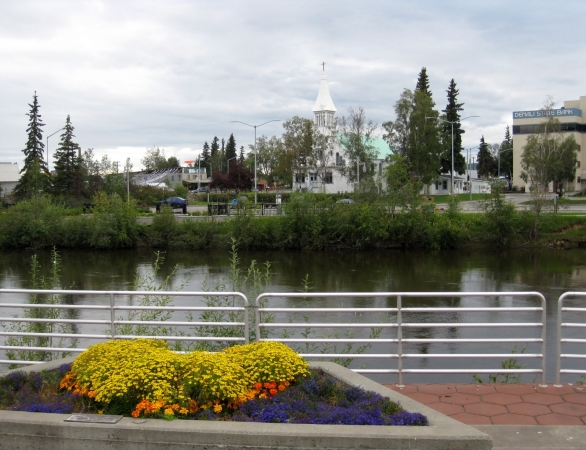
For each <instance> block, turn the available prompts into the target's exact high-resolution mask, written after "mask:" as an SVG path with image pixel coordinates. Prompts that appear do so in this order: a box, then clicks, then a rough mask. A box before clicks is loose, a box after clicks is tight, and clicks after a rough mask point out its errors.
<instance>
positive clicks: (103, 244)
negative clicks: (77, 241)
mask: <svg viewBox="0 0 586 450" xmlns="http://www.w3.org/2000/svg"><path fill="white" fill-rule="evenodd" d="M93 203H94V208H93V215H92V230H91V235H90V236H89V245H90V246H91V247H94V248H127V247H133V246H135V245H136V242H137V239H138V225H137V223H136V217H137V212H136V205H135V204H134V201H133V200H132V199H131V201H130V203H127V202H124V201H122V199H121V198H120V196H118V195H116V194H114V195H112V196H110V197H108V196H106V195H105V194H104V193H102V192H99V193H98V194H97V195H96V197H95V198H94V202H93Z"/></svg>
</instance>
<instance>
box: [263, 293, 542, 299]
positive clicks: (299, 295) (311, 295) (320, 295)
mask: <svg viewBox="0 0 586 450" xmlns="http://www.w3.org/2000/svg"><path fill="white" fill-rule="evenodd" d="M399 296H400V297H403V298H411V297H412V298H421V297H431V298H434V297H528V296H530V297H539V298H542V297H543V295H542V294H541V293H539V292H536V291H517V292H335V293H332V292H303V293H300V292H270V293H266V294H261V295H259V296H258V298H259V299H262V298H267V297H270V298H279V297H289V298H304V297H305V298H328V297H330V298H331V297H340V298H344V297H346V298H356V297H370V298H377V297H399Z"/></svg>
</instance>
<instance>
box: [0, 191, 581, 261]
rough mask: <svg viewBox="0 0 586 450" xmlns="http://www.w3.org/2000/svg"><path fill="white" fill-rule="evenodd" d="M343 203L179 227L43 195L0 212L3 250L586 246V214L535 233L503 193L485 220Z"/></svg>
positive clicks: (450, 212) (361, 201) (128, 206)
mask: <svg viewBox="0 0 586 450" xmlns="http://www.w3.org/2000/svg"><path fill="white" fill-rule="evenodd" d="M336 198H337V197H335V196H330V195H326V194H323V195H320V194H297V195H295V194H292V195H290V196H288V198H287V200H288V201H287V202H286V203H284V204H283V207H282V210H281V213H282V214H280V215H276V216H268V217H267V216H261V217H259V216H256V215H254V214H252V213H251V212H250V211H249V210H246V209H244V208H238V209H236V210H235V211H234V215H235V216H234V217H233V218H231V220H226V221H215V220H193V221H182V222H178V221H176V220H175V216H174V214H173V212H172V211H171V210H170V209H166V208H163V209H162V211H161V214H157V215H155V216H154V217H153V221H152V224H151V225H141V224H138V223H137V220H136V219H137V217H138V214H139V211H138V209H137V208H136V204H135V203H134V201H133V199H132V198H131V199H130V200H129V201H124V200H123V199H122V198H121V197H119V196H118V195H116V194H114V195H112V196H106V195H105V194H98V195H97V196H96V197H95V199H94V207H93V211H92V214H79V213H78V214H73V215H72V213H71V210H69V209H67V208H65V207H64V206H63V205H61V204H59V203H56V202H55V200H53V199H51V198H50V197H48V196H42V195H41V196H36V197H33V198H31V199H29V200H24V201H21V202H20V203H18V204H17V205H15V206H14V207H11V208H9V209H8V210H6V211H5V212H3V213H2V214H0V248H24V249H26V248H33V249H35V248H52V247H57V248H90V249H120V248H136V247H145V246H146V247H152V248H184V249H206V248H219V249H222V248H226V247H227V246H228V245H229V244H227V243H229V242H230V240H231V239H232V238H233V239H235V240H236V242H237V243H238V246H239V247H240V248H241V249H280V250H310V251H324V250H367V249H423V250H432V251H441V250H448V249H457V248H465V247H477V246H489V247H491V248H493V247H500V248H506V247H515V246H521V245H523V246H530V245H537V246H541V245H553V246H555V247H560V246H561V247H565V248H567V247H578V246H583V245H584V243H586V228H585V227H584V225H585V224H586V217H582V216H574V215H564V214H554V213H552V214H545V215H544V214H543V213H541V214H540V218H539V234H538V235H537V233H536V231H535V224H536V217H535V213H533V212H530V211H527V212H519V211H516V210H515V208H514V207H513V205H511V204H509V203H508V202H506V201H505V200H504V197H503V196H502V195H501V194H500V193H499V192H498V190H495V193H494V194H491V195H486V197H485V199H484V200H482V201H481V203H482V206H483V208H484V212H483V213H479V214H465V213H462V212H461V210H460V207H459V205H458V202H457V201H453V202H450V205H449V207H448V209H447V210H446V211H445V212H444V213H443V214H437V213H435V212H434V207H435V205H434V204H433V203H430V202H423V203H422V202H416V203H413V204H411V205H409V206H406V207H404V209H403V210H402V211H399V212H394V213H392V214H391V213H390V212H389V211H391V209H390V207H389V205H388V204H387V203H385V200H384V197H379V196H375V195H372V196H370V195H367V194H363V195H362V196H357V197H356V202H355V203H352V204H338V203H335V199H336ZM79 212H81V211H79ZM436 212H437V211H436Z"/></svg>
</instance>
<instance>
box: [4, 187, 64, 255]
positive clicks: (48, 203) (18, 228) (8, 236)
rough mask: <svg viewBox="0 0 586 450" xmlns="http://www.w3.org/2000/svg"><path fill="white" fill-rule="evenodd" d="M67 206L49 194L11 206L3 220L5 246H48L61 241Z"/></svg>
mask: <svg viewBox="0 0 586 450" xmlns="http://www.w3.org/2000/svg"><path fill="white" fill-rule="evenodd" d="M64 216H65V208H64V207H63V206H62V205H60V204H57V203H55V202H54V201H53V200H52V199H51V198H50V197H49V196H47V195H38V196H33V197H32V198H30V199H28V200H23V201H21V202H19V203H18V204H16V205H15V206H13V207H12V208H9V209H8V210H7V211H6V214H5V215H4V216H3V217H2V220H1V221H0V236H1V238H0V243H1V244H2V245H3V246H5V247H15V248H46V247H52V246H55V245H59V241H58V239H59V232H58V231H59V229H60V227H61V224H62V223H63V220H64V219H63V218H64Z"/></svg>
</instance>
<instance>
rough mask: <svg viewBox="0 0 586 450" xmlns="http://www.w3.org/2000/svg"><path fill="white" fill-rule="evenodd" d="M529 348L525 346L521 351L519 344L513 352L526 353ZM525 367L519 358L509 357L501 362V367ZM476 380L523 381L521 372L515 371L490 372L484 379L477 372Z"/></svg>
mask: <svg viewBox="0 0 586 450" xmlns="http://www.w3.org/2000/svg"><path fill="white" fill-rule="evenodd" d="M525 350H527V346H525V347H523V349H522V350H521V351H520V352H519V351H518V350H517V346H516V345H515V346H514V347H513V350H511V353H513V354H515V353H525ZM524 367H525V365H524V364H520V363H519V360H518V359H517V358H514V357H513V358H507V359H505V360H504V361H502V362H501V369H505V370H511V369H523V368H524ZM472 378H474V381H475V382H476V383H479V384H482V383H491V384H509V383H511V384H516V383H519V382H520V381H521V374H520V373H519V374H513V373H497V374H489V375H488V377H487V379H486V380H483V379H482V378H481V377H479V376H478V375H476V374H473V375H472Z"/></svg>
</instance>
